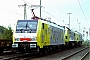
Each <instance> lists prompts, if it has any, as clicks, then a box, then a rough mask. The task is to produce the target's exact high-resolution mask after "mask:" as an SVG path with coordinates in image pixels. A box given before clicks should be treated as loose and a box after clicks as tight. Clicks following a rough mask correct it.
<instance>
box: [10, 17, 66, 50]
mask: <svg viewBox="0 0 90 60" xmlns="http://www.w3.org/2000/svg"><path fill="white" fill-rule="evenodd" d="M64 32H65V31H64V28H63V27H61V26H60V25H57V24H56V23H54V22H51V21H48V20H45V19H42V18H38V17H36V16H34V17H33V19H32V20H18V21H17V24H16V26H15V30H14V33H13V44H12V49H13V51H20V52H33V51H34V52H35V51H36V52H41V51H43V52H47V51H50V50H55V49H60V47H61V46H62V45H64V44H65V41H64Z"/></svg>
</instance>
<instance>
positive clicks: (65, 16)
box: [48, 0, 66, 17]
mask: <svg viewBox="0 0 90 60" xmlns="http://www.w3.org/2000/svg"><path fill="white" fill-rule="evenodd" d="M48 1H50V2H51V0H48ZM51 3H52V5H53V6H55V8H57V9H58V10H59V11H61V10H60V9H59V8H58V7H57V6H56V5H55V4H54V3H53V2H51ZM61 12H62V13H64V12H63V11H61ZM64 15H65V17H66V14H65V13H64Z"/></svg>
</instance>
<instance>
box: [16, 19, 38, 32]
mask: <svg viewBox="0 0 90 60" xmlns="http://www.w3.org/2000/svg"><path fill="white" fill-rule="evenodd" d="M37 22H38V21H37V20H18V22H17V25H16V33H36V30H37Z"/></svg>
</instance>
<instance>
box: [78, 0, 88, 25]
mask: <svg viewBox="0 0 90 60" xmlns="http://www.w3.org/2000/svg"><path fill="white" fill-rule="evenodd" d="M78 3H79V6H80V8H81V11H82V13H83V16H84V18H85V20H86V21H87V18H86V16H85V14H84V11H83V9H82V6H81V4H80V1H79V0H78ZM87 23H88V21H87ZM88 25H89V24H88Z"/></svg>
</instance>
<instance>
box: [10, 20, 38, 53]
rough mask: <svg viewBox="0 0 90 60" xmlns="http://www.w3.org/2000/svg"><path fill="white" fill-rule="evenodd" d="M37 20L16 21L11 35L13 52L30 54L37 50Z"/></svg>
mask: <svg viewBox="0 0 90 60" xmlns="http://www.w3.org/2000/svg"><path fill="white" fill-rule="evenodd" d="M37 24H38V20H18V22H17V24H16V29H15V32H14V35H13V44H12V49H13V51H19V52H30V51H36V50H37V33H36V32H37Z"/></svg>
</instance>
